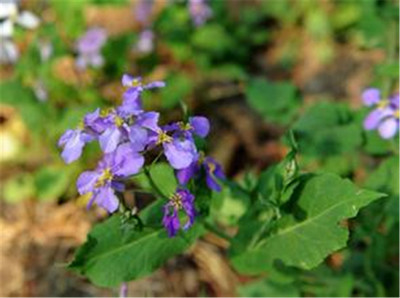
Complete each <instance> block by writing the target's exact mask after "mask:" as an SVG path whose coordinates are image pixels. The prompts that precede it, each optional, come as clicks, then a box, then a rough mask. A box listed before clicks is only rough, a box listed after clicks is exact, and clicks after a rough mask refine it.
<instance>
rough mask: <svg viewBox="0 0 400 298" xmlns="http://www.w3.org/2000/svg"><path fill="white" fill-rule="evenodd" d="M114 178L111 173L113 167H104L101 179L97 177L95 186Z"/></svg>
mask: <svg viewBox="0 0 400 298" xmlns="http://www.w3.org/2000/svg"><path fill="white" fill-rule="evenodd" d="M112 178H113V175H112V173H111V169H110V168H106V169H104V170H103V173H102V174H101V176H100V177H99V179H97V181H96V184H95V187H101V186H103V185H104V184H105V183H106V182H108V181H111V180H112Z"/></svg>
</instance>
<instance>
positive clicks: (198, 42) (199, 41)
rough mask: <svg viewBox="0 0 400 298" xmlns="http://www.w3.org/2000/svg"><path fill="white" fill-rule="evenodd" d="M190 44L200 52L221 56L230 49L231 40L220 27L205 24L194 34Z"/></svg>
mask: <svg viewBox="0 0 400 298" xmlns="http://www.w3.org/2000/svg"><path fill="white" fill-rule="evenodd" d="M192 43H193V45H194V46H195V47H197V48H199V49H200V50H205V51H208V52H211V53H213V54H222V53H224V52H226V51H228V50H230V49H231V46H232V44H233V40H232V39H231V37H230V35H229V33H228V32H227V31H226V30H225V28H224V27H222V26H221V25H218V24H206V25H204V26H202V27H200V28H198V29H197V30H196V31H195V32H194V34H193V36H192Z"/></svg>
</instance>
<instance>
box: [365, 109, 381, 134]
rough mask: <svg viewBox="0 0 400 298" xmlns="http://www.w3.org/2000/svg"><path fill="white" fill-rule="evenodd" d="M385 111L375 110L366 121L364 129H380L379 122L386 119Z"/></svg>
mask: <svg viewBox="0 0 400 298" xmlns="http://www.w3.org/2000/svg"><path fill="white" fill-rule="evenodd" d="M384 116H385V115H384V113H383V109H375V110H373V111H372V112H370V113H369V114H368V116H367V117H366V118H365V119H364V129H366V130H372V129H376V128H377V127H378V124H379V122H380V121H381V120H382V118H383V117H384Z"/></svg>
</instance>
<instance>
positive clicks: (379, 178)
mask: <svg viewBox="0 0 400 298" xmlns="http://www.w3.org/2000/svg"><path fill="white" fill-rule="evenodd" d="M364 186H365V187H367V188H370V189H374V190H376V191H382V192H385V193H388V194H391V195H394V196H397V197H398V195H399V157H398V156H393V157H391V158H388V159H386V160H384V161H383V162H382V163H381V164H380V165H379V167H378V169H377V170H375V171H374V172H373V173H372V174H371V175H370V176H369V177H368V179H367V181H366V182H365V183H364Z"/></svg>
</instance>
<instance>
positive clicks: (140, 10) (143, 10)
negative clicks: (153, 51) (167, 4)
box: [135, 0, 154, 26]
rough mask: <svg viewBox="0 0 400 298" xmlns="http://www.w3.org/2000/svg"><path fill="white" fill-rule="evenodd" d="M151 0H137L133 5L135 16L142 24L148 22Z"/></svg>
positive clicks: (144, 24) (151, 6)
mask: <svg viewBox="0 0 400 298" xmlns="http://www.w3.org/2000/svg"><path fill="white" fill-rule="evenodd" d="M153 2H154V1H153V0H137V1H136V6H135V18H136V20H137V21H138V22H139V23H140V24H141V25H142V26H147V25H148V24H149V23H150V15H151V11H152V9H153Z"/></svg>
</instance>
